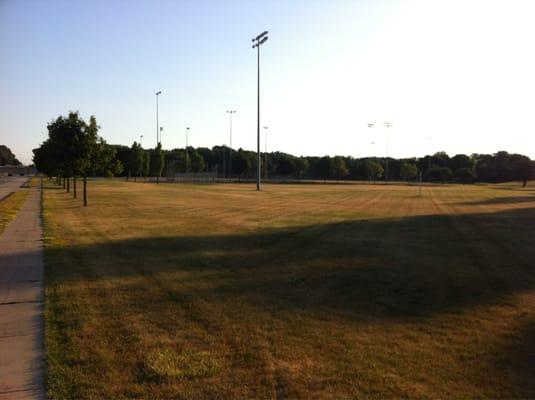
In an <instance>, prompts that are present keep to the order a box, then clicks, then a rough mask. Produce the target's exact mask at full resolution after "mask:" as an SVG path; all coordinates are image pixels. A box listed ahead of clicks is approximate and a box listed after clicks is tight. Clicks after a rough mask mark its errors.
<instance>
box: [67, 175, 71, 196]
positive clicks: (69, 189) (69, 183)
mask: <svg viewBox="0 0 535 400" xmlns="http://www.w3.org/2000/svg"><path fill="white" fill-rule="evenodd" d="M70 192H71V178H67V193H70Z"/></svg>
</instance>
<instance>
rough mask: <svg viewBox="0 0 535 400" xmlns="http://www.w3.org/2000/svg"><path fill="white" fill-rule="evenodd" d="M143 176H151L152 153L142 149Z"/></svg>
mask: <svg viewBox="0 0 535 400" xmlns="http://www.w3.org/2000/svg"><path fill="white" fill-rule="evenodd" d="M141 159H142V161H141V176H143V177H145V176H149V172H150V153H149V152H148V151H147V150H143V149H141Z"/></svg>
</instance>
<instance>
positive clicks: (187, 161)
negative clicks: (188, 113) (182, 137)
mask: <svg viewBox="0 0 535 400" xmlns="http://www.w3.org/2000/svg"><path fill="white" fill-rule="evenodd" d="M188 132H189V126H188V127H187V128H186V173H187V172H188V170H189V168H188V167H189V165H188V164H189V160H188Z"/></svg>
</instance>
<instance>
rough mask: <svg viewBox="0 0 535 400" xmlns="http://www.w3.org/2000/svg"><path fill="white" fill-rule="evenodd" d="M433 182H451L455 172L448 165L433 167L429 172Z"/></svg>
mask: <svg viewBox="0 0 535 400" xmlns="http://www.w3.org/2000/svg"><path fill="white" fill-rule="evenodd" d="M428 177H429V180H430V181H431V182H443V183H444V182H450V181H451V179H452V178H453V172H452V171H451V169H450V168H448V167H437V166H435V167H432V168H431V169H430V170H429V173H428Z"/></svg>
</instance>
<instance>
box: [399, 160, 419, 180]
mask: <svg viewBox="0 0 535 400" xmlns="http://www.w3.org/2000/svg"><path fill="white" fill-rule="evenodd" d="M400 176H401V179H403V180H405V181H407V182H408V181H412V180H414V179H416V177H417V176H418V168H416V165H414V164H413V163H409V162H404V163H403V164H401V167H400Z"/></svg>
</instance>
